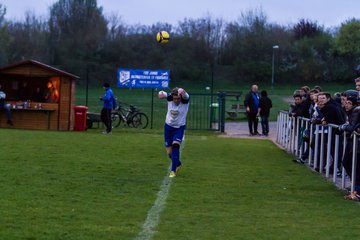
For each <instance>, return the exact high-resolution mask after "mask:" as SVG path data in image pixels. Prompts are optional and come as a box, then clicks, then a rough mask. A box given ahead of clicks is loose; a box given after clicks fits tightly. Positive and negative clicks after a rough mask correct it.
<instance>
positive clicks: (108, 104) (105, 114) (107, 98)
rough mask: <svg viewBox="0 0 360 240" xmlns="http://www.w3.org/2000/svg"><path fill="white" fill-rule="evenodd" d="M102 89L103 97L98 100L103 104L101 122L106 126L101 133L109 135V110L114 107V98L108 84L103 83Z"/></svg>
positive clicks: (110, 127) (110, 128) (110, 131)
mask: <svg viewBox="0 0 360 240" xmlns="http://www.w3.org/2000/svg"><path fill="white" fill-rule="evenodd" d="M103 88H104V90H105V95H104V96H103V97H100V100H101V101H103V102H104V106H103V108H102V110H101V121H102V122H103V123H104V125H105V126H106V130H105V131H103V132H102V133H103V134H111V133H112V125H111V110H112V109H113V107H114V102H115V96H114V93H113V91H112V90H111V88H110V85H109V83H104V85H103Z"/></svg>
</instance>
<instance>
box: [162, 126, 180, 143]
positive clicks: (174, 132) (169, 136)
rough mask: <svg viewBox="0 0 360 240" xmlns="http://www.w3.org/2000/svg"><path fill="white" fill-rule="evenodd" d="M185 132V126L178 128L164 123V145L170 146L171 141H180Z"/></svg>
mask: <svg viewBox="0 0 360 240" xmlns="http://www.w3.org/2000/svg"><path fill="white" fill-rule="evenodd" d="M184 133H185V126H181V127H179V128H174V127H171V126H169V125H167V124H166V123H165V131H164V137H165V146H166V147H171V145H172V143H173V141H177V142H179V143H181V142H182V140H183V138H184Z"/></svg>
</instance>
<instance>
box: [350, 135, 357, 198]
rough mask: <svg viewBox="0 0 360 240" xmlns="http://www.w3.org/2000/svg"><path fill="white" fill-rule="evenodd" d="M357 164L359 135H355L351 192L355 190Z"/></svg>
mask: <svg viewBox="0 0 360 240" xmlns="http://www.w3.org/2000/svg"><path fill="white" fill-rule="evenodd" d="M356 164H357V135H356V134H354V136H353V154H352V169H351V170H352V171H351V192H353V191H355V182H356Z"/></svg>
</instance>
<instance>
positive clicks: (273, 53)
mask: <svg viewBox="0 0 360 240" xmlns="http://www.w3.org/2000/svg"><path fill="white" fill-rule="evenodd" d="M272 49H273V51H272V71H271V93H274V82H275V78H274V75H275V49H279V45H274V46H273V47H272Z"/></svg>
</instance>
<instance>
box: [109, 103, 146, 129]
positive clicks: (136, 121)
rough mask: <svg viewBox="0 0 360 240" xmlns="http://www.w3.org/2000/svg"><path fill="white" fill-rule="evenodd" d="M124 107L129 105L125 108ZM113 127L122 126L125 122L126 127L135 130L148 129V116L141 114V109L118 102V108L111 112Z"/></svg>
mask: <svg viewBox="0 0 360 240" xmlns="http://www.w3.org/2000/svg"><path fill="white" fill-rule="evenodd" d="M123 105H128V107H127V108H124V107H123ZM111 120H112V125H113V126H114V127H118V126H120V124H121V123H122V122H123V124H124V125H127V126H128V127H134V128H142V129H144V128H146V127H147V126H148V124H149V118H148V116H147V115H146V114H145V113H143V112H141V111H140V109H138V108H137V107H135V106H134V105H130V104H127V103H123V102H119V101H118V102H117V107H116V108H115V110H113V111H112V112H111Z"/></svg>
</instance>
